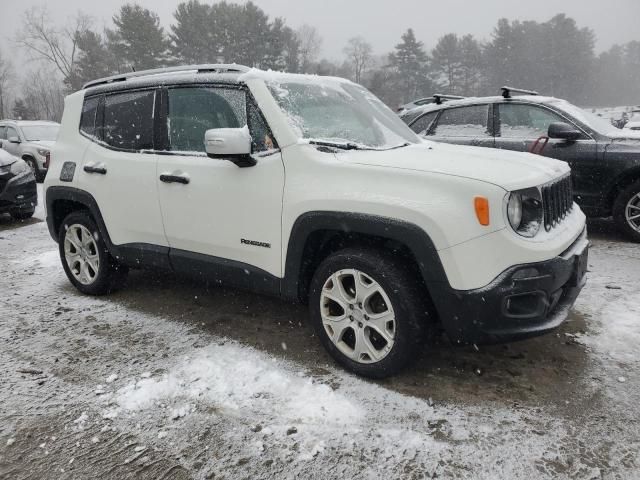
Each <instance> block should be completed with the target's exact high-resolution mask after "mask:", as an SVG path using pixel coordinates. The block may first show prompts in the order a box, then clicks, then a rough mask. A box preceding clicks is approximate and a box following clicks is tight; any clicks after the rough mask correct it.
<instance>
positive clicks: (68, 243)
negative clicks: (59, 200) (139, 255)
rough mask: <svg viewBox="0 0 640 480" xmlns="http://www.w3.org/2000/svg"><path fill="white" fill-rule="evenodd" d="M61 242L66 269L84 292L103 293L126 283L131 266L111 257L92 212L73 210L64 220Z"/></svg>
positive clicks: (89, 293) (61, 254) (60, 235)
mask: <svg viewBox="0 0 640 480" xmlns="http://www.w3.org/2000/svg"><path fill="white" fill-rule="evenodd" d="M58 245H59V251H60V259H61V260H62V266H63V267H64V271H65V273H66V274H67V277H68V278H69V280H70V281H71V283H72V284H73V285H74V286H75V287H76V288H77V289H78V290H80V291H81V292H82V293H86V294H88V295H104V294H107V293H111V292H112V291H114V290H116V289H117V288H119V287H120V286H121V285H122V283H124V280H125V279H126V276H127V273H128V268H127V267H126V266H124V265H121V264H119V263H118V262H117V261H116V260H115V259H114V258H113V257H112V256H111V254H110V253H109V250H108V249H107V246H106V244H105V242H104V240H103V239H102V236H101V235H100V232H99V231H98V227H97V226H96V223H95V222H94V220H93V218H92V217H91V215H89V213H87V212H74V213H71V214H69V215H68V216H67V217H66V218H65V219H64V221H63V222H62V226H61V227H60V231H59V233H58Z"/></svg>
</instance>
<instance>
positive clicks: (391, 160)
mask: <svg viewBox="0 0 640 480" xmlns="http://www.w3.org/2000/svg"><path fill="white" fill-rule="evenodd" d="M339 157H340V158H344V159H345V160H347V161H350V162H354V163H360V164H364V165H375V166H380V167H389V168H400V169H406V170H415V171H420V172H429V173H436V174H442V175H452V176H456V177H464V178H469V179H472V180H480V181H482V182H486V183H491V184H493V185H497V186H499V187H502V188H504V189H505V190H508V191H513V190H518V189H521V188H528V187H534V186H538V185H542V184H544V183H548V182H550V181H552V180H555V179H556V178H558V177H560V176H562V175H565V174H566V173H569V172H570V171H571V170H570V168H569V165H568V164H567V163H565V162H562V161H559V160H554V159H551V158H547V157H542V156H539V155H533V154H530V153H519V152H513V151H508V150H498V149H493V148H482V147H465V146H459V145H449V144H444V143H434V142H425V143H422V144H417V145H410V146H408V147H404V148H399V149H395V150H387V151H380V152H372V151H356V150H354V151H349V152H345V153H343V154H339Z"/></svg>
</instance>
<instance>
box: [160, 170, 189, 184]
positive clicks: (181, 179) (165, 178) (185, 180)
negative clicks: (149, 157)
mask: <svg viewBox="0 0 640 480" xmlns="http://www.w3.org/2000/svg"><path fill="white" fill-rule="evenodd" d="M160 181H161V182H164V183H181V184H183V185H188V184H189V177H186V176H184V175H167V174H164V173H163V174H162V175H160Z"/></svg>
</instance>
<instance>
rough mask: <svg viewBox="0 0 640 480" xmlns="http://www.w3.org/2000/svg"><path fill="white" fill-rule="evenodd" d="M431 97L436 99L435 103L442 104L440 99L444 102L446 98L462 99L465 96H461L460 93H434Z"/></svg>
mask: <svg viewBox="0 0 640 480" xmlns="http://www.w3.org/2000/svg"><path fill="white" fill-rule="evenodd" d="M433 98H434V99H435V101H436V105H442V101H443V100H444V101H445V102H446V101H447V100H463V99H464V98H465V97H461V96H460V95H444V94H442V93H436V94H435V95H434V96H433Z"/></svg>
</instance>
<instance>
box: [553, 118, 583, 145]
mask: <svg viewBox="0 0 640 480" xmlns="http://www.w3.org/2000/svg"><path fill="white" fill-rule="evenodd" d="M547 136H548V137H549V138H560V139H562V140H567V141H568V142H575V141H576V140H578V139H580V138H581V137H582V132H581V131H580V130H578V129H577V128H576V127H574V126H573V125H569V124H568V123H564V122H555V123H552V124H551V125H549V133H548V134H547Z"/></svg>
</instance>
